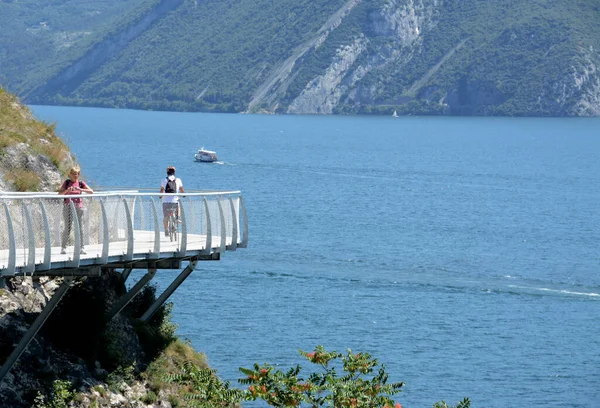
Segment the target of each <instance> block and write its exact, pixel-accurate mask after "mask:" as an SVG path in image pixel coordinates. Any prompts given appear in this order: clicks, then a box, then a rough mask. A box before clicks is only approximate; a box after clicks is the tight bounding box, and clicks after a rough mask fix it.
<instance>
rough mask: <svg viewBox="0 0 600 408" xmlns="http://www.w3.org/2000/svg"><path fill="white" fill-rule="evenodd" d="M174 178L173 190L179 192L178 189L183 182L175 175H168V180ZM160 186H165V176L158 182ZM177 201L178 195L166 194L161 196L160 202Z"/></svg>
mask: <svg viewBox="0 0 600 408" xmlns="http://www.w3.org/2000/svg"><path fill="white" fill-rule="evenodd" d="M173 179H175V185H176V188H175V191H177V192H178V193H179V191H180V189H181V188H183V183H182V182H181V179H180V178H179V177H175V176H169V180H173ZM160 187H161V188H162V189H163V191H164V189H165V188H166V187H167V178H164V179H162V181H161V182H160ZM178 201H179V197H178V196H172V195H166V196H163V197H162V202H163V203H176V202H178Z"/></svg>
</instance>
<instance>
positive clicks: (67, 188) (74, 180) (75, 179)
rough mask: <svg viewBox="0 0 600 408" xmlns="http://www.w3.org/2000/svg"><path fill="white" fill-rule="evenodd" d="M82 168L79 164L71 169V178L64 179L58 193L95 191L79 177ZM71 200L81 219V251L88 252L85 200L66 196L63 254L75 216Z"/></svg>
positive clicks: (65, 250)
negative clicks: (85, 238) (84, 223)
mask: <svg viewBox="0 0 600 408" xmlns="http://www.w3.org/2000/svg"><path fill="white" fill-rule="evenodd" d="M80 174H81V169H80V168H79V166H74V167H72V168H71V170H70V171H69V178H68V179H66V180H65V181H64V183H63V184H62V186H60V189H59V190H58V194H63V195H79V194H82V193H93V192H94V190H92V189H91V188H90V186H88V185H87V184H86V182H85V181H83V180H80V179H79V175H80ZM71 201H73V205H74V207H75V212H76V214H77V220H78V221H79V237H80V238H81V253H82V254H85V253H86V252H85V251H84V249H83V200H82V199H81V198H66V199H65V205H64V206H63V219H64V220H65V229H64V230H63V234H62V245H61V251H60V253H61V254H66V253H67V243H68V242H69V235H71V228H72V226H73V216H72V214H71Z"/></svg>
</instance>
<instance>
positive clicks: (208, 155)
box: [194, 146, 219, 162]
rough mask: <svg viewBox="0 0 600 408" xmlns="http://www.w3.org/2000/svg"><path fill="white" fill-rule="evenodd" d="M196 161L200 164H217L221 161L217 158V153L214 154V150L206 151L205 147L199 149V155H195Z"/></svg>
mask: <svg viewBox="0 0 600 408" xmlns="http://www.w3.org/2000/svg"><path fill="white" fill-rule="evenodd" d="M194 159H196V161H200V162H216V161H217V160H219V159H218V158H217V152H213V151H212V150H206V149H204V146H203V147H201V148H200V149H198V153H196V154H195V155H194Z"/></svg>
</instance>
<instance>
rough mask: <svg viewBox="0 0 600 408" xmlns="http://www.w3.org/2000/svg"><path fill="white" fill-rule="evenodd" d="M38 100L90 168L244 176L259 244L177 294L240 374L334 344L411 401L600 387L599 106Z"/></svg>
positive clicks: (116, 173)
mask: <svg viewBox="0 0 600 408" xmlns="http://www.w3.org/2000/svg"><path fill="white" fill-rule="evenodd" d="M33 110H34V112H35V114H36V115H37V116H38V117H39V118H40V119H43V120H46V121H48V122H56V123H57V130H58V133H59V134H60V135H61V136H62V137H63V138H64V139H65V141H66V142H67V143H68V144H69V145H70V147H71V149H72V151H73V152H74V153H75V155H76V156H77V159H78V160H79V162H80V163H81V165H82V172H83V175H84V178H85V179H86V180H87V181H88V182H90V183H91V184H92V185H100V186H124V187H154V188H157V189H158V187H159V183H160V179H161V178H162V177H163V176H164V171H165V168H166V167H167V166H168V165H171V164H172V165H175V166H176V167H177V174H178V176H179V177H181V178H182V180H183V183H184V186H185V187H186V188H188V189H227V190H229V189H235V190H241V191H242V193H243V195H244V199H245V202H246V206H247V211H248V218H249V232H250V234H249V247H248V248H247V249H242V250H239V251H237V252H228V253H226V254H225V255H224V256H223V257H222V259H221V261H220V262H204V263H201V264H200V265H199V267H198V271H197V272H195V273H194V274H192V275H191V276H190V277H189V278H188V280H187V281H186V282H185V283H184V284H183V285H182V286H181V287H180V288H179V289H178V291H177V292H176V293H175V294H174V295H173V297H172V298H171V300H172V301H173V303H174V305H175V307H174V320H175V322H176V323H177V324H178V325H179V329H178V333H179V334H180V336H181V337H184V338H188V339H190V340H191V342H192V344H193V345H194V347H195V348H196V349H197V350H198V351H202V352H204V353H206V355H207V357H208V361H209V363H210V364H211V366H212V367H213V368H215V369H217V370H218V373H219V375H220V376H221V378H223V379H225V380H229V381H231V382H232V383H233V385H237V379H238V378H241V377H242V374H241V373H240V372H239V371H238V368H239V367H250V366H251V365H252V364H253V363H254V362H259V363H262V362H269V363H272V364H276V365H278V366H279V367H280V368H282V369H286V368H288V367H290V366H292V365H295V364H297V363H301V364H302V366H303V367H306V368H308V364H305V363H306V361H305V360H304V361H303V360H302V359H301V357H300V356H299V355H298V352H297V350H298V349H299V348H300V349H303V350H312V349H313V348H314V347H315V346H316V345H318V344H322V345H324V346H325V347H326V348H327V349H332V350H338V351H342V352H343V351H345V350H346V349H347V348H351V349H352V350H353V351H355V352H358V351H366V352H369V353H371V354H372V355H374V356H375V357H377V358H378V359H379V361H380V362H382V363H384V364H385V365H386V367H387V369H388V371H389V373H390V380H391V381H404V382H405V383H406V386H405V387H404V391H403V392H402V393H401V394H399V395H397V396H396V398H395V399H396V400H397V401H398V402H401V403H402V406H403V407H404V408H418V407H419V408H420V407H430V406H431V405H432V404H433V403H434V402H435V401H439V400H441V399H444V400H446V401H447V402H449V403H452V404H455V403H456V402H457V401H458V400H460V399H462V398H463V397H469V398H470V399H471V400H472V406H473V407H509V406H510V407H548V406H568V407H590V406H594V405H595V404H598V401H599V400H600V325H599V323H600V252H599V251H600V225H599V222H600V176H599V175H600V160H599V157H600V120H599V119H598V118H594V119H558V118H556V119H533V118H530V119H527V118H520V119H518V118H418V117H406V118H398V119H394V118H391V117H321V116H262V115H227V114H199V113H173V112H141V111H131V110H110V109H91V108H69V107H48V106H35V107H33ZM201 146H205V147H206V148H207V149H210V150H216V151H217V152H218V154H219V159H220V160H221V161H222V164H205V163H196V162H194V161H193V154H194V152H195V151H196V150H197V149H198V148H200V147H201ZM176 273H177V272H176V271H163V272H161V273H160V274H159V276H158V277H157V278H155V281H156V282H157V285H158V286H159V288H164V287H166V285H168V284H169V283H170V282H171V280H172V279H173V278H174V277H175V275H176ZM245 405H246V406H250V404H245ZM253 406H256V405H253ZM257 406H260V405H257Z"/></svg>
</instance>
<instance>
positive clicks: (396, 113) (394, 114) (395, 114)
mask: <svg viewBox="0 0 600 408" xmlns="http://www.w3.org/2000/svg"><path fill="white" fill-rule="evenodd" d="M392 116H393V117H395V118H397V117H398V112H396V110H395V109H394V113H393V114H392Z"/></svg>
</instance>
